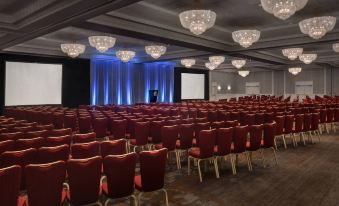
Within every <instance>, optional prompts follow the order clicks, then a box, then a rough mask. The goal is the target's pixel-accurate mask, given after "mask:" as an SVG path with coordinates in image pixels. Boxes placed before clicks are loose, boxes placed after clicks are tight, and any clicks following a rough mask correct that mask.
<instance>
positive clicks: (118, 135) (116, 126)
mask: <svg viewBox="0 0 339 206" xmlns="http://www.w3.org/2000/svg"><path fill="white" fill-rule="evenodd" d="M126 132H127V120H125V119H124V120H113V122H112V128H111V134H112V136H113V139H125V138H126Z"/></svg>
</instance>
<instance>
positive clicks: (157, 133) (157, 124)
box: [150, 121, 165, 144]
mask: <svg viewBox="0 0 339 206" xmlns="http://www.w3.org/2000/svg"><path fill="white" fill-rule="evenodd" d="M164 124H165V122H164V121H152V122H151V123H150V136H151V137H152V143H153V144H158V143H160V142H161V128H162V127H163V126H164Z"/></svg>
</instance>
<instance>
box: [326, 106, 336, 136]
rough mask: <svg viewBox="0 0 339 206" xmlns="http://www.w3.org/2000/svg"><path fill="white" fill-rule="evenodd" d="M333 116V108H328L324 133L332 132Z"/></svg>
mask: <svg viewBox="0 0 339 206" xmlns="http://www.w3.org/2000/svg"><path fill="white" fill-rule="evenodd" d="M334 115H335V110H334V109H333V108H328V109H327V111H326V124H325V127H326V131H327V133H329V132H330V131H331V129H332V130H334Z"/></svg>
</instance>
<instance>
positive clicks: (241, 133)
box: [233, 126, 248, 153]
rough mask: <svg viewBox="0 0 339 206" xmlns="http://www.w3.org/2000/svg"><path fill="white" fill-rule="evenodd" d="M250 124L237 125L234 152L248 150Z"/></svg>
mask: <svg viewBox="0 0 339 206" xmlns="http://www.w3.org/2000/svg"><path fill="white" fill-rule="evenodd" d="M247 133H248V126H236V127H235V128H234V140H233V142H234V151H233V152H234V153H242V152H245V150H246V142H247Z"/></svg>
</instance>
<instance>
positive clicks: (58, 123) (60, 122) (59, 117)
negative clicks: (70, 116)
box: [53, 113, 64, 129]
mask: <svg viewBox="0 0 339 206" xmlns="http://www.w3.org/2000/svg"><path fill="white" fill-rule="evenodd" d="M53 125H54V128H55V129H61V128H64V114H63V113H54V114H53Z"/></svg>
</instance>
